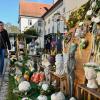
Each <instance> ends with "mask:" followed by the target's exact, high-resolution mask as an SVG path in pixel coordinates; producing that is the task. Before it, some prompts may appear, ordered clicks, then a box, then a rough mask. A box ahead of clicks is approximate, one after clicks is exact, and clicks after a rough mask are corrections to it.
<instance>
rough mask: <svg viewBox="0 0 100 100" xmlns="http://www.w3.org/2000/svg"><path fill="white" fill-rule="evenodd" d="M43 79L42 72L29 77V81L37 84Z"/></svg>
mask: <svg viewBox="0 0 100 100" xmlns="http://www.w3.org/2000/svg"><path fill="white" fill-rule="evenodd" d="M44 78H45V75H44V73H42V72H41V73H34V74H33V75H32V77H31V81H32V82H34V83H37V84H38V83H39V82H41V81H43V80H44Z"/></svg>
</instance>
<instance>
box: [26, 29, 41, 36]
mask: <svg viewBox="0 0 100 100" xmlns="http://www.w3.org/2000/svg"><path fill="white" fill-rule="evenodd" d="M24 34H25V35H30V36H39V34H38V32H37V31H36V30H35V29H33V28H32V29H27V30H26V31H25V32H24Z"/></svg>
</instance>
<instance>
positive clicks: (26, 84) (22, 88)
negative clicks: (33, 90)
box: [18, 81, 31, 92]
mask: <svg viewBox="0 0 100 100" xmlns="http://www.w3.org/2000/svg"><path fill="white" fill-rule="evenodd" d="M30 87H31V85H30V83H29V82H28V81H22V82H21V83H20V84H19V86H18V89H19V91H20V92H27V91H28V90H29V89H30Z"/></svg>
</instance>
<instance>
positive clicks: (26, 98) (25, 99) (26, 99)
mask: <svg viewBox="0 0 100 100" xmlns="http://www.w3.org/2000/svg"><path fill="white" fill-rule="evenodd" d="M22 100H32V99H30V98H28V97H24V98H22Z"/></svg>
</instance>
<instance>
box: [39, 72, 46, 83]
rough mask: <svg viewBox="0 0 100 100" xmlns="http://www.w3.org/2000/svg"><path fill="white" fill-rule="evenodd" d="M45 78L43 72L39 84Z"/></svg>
mask: <svg viewBox="0 0 100 100" xmlns="http://www.w3.org/2000/svg"><path fill="white" fill-rule="evenodd" d="M44 78H45V74H44V73H43V72H41V73H40V82H41V81H43V80H44Z"/></svg>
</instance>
